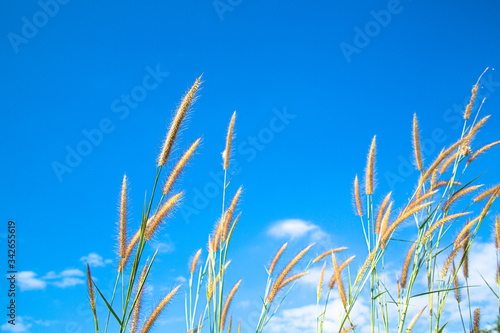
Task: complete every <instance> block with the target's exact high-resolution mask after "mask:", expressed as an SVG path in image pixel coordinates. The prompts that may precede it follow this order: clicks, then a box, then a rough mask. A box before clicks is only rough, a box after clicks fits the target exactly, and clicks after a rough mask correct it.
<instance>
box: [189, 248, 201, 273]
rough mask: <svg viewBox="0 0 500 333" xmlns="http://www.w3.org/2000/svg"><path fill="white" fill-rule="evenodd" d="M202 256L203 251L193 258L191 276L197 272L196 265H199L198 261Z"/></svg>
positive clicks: (199, 251)
mask: <svg viewBox="0 0 500 333" xmlns="http://www.w3.org/2000/svg"><path fill="white" fill-rule="evenodd" d="M200 254H201V249H199V250H198V252H196V254H195V255H194V257H193V261H191V274H194V271H195V270H196V264H197V263H198V259H200Z"/></svg>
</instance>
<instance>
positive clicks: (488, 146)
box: [467, 141, 500, 165]
mask: <svg viewBox="0 0 500 333" xmlns="http://www.w3.org/2000/svg"><path fill="white" fill-rule="evenodd" d="M499 143H500V141H495V142H493V143H490V144H487V145H486V146H484V147H482V148H480V149H478V150H477V151H475V152H474V153H473V154H472V155H471V156H470V157H469V160H468V161H467V165H468V164H469V163H471V162H472V161H474V160H475V159H476V158H478V157H479V155H481V154H483V153H484V152H485V151H487V150H488V149H490V148H491V147H494V146H496V145H498V144H499Z"/></svg>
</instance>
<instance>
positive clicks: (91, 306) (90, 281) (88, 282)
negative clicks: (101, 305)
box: [87, 263, 96, 317]
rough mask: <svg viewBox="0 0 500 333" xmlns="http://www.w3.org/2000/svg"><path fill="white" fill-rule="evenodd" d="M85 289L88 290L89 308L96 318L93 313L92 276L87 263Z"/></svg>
mask: <svg viewBox="0 0 500 333" xmlns="http://www.w3.org/2000/svg"><path fill="white" fill-rule="evenodd" d="M87 287H88V289H89V299H90V308H91V309H92V312H93V313H94V317H95V316H96V312H95V297H94V286H93V285H92V276H91V275H90V267H89V264H88V263H87Z"/></svg>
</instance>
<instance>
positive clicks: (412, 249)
mask: <svg viewBox="0 0 500 333" xmlns="http://www.w3.org/2000/svg"><path fill="white" fill-rule="evenodd" d="M416 245H417V243H416V242H415V243H413V245H412V246H411V247H410V250H409V251H408V253H407V254H406V259H405V262H404V264H403V270H402V273H401V282H400V283H401V288H406V280H407V277H408V269H409V268H410V263H411V260H412V259H413V254H414V253H415V247H416Z"/></svg>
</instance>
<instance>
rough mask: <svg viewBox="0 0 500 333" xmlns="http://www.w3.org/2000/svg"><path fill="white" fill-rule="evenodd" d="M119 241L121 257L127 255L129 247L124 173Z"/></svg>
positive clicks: (124, 176) (125, 178)
mask: <svg viewBox="0 0 500 333" xmlns="http://www.w3.org/2000/svg"><path fill="white" fill-rule="evenodd" d="M118 241H119V245H118V248H119V255H120V258H122V259H123V258H124V257H125V250H126V247H127V176H126V175H123V182H122V191H121V197H120V235H119V237H118Z"/></svg>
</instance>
